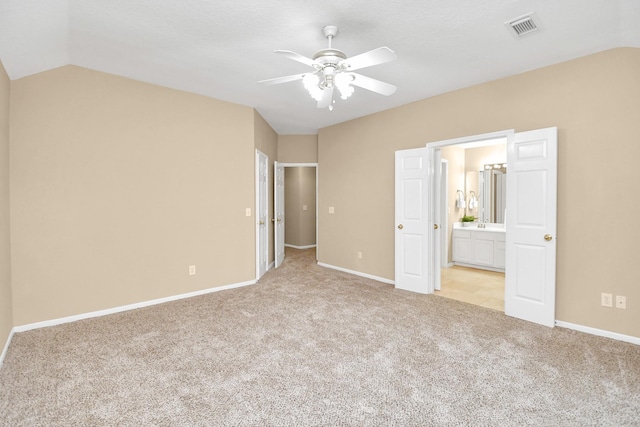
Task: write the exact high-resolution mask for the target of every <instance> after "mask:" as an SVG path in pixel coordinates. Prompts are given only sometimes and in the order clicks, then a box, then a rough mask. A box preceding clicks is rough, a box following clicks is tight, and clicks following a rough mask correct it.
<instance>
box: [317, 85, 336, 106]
mask: <svg viewBox="0 0 640 427" xmlns="http://www.w3.org/2000/svg"><path fill="white" fill-rule="evenodd" d="M333 89H334V88H333V87H328V88H325V89H324V90H323V91H322V98H320V100H319V101H318V108H327V107H329V106H331V104H332V103H333Z"/></svg>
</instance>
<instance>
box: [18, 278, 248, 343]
mask: <svg viewBox="0 0 640 427" xmlns="http://www.w3.org/2000/svg"><path fill="white" fill-rule="evenodd" d="M255 283H256V281H255V280H249V281H247V282H240V283H234V284H231V285H225V286H219V287H216V288H209V289H203V290H200V291H194V292H188V293H186V294H180V295H173V296H170V297H165V298H158V299H154V300H150V301H143V302H137V303H134V304H128V305H123V306H120V307H113V308H108V309H105V310H98V311H92V312H89V313H83V314H77V315H75V316H68V317H61V318H59V319H52V320H45V321H43V322H36V323H29V324H27V325H20V326H16V327H14V328H13V331H15V332H24V331H30V330H32V329H39V328H46V327H48V326H55V325H61V324H63V323H69V322H75V321H77V320H84V319H90V318H92V317H101V316H107V315H109V314H115V313H120V312H123V311H129V310H135V309H137V308H143V307H149V306H151V305H157V304H162V303H165V302H170V301H177V300H181V299H185V298H191V297H195V296H198V295H205V294H210V293H212V292H219V291H226V290H228V289H234V288H240V287H242V286H248V285H253V284H255ZM13 331H12V333H13Z"/></svg>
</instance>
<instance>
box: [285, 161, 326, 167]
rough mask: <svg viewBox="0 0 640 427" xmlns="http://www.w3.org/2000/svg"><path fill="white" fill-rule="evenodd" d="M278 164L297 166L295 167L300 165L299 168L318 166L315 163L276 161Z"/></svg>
mask: <svg viewBox="0 0 640 427" xmlns="http://www.w3.org/2000/svg"><path fill="white" fill-rule="evenodd" d="M278 164H279V165H280V166H284V167H285V168H297V167H301V168H313V167H316V168H317V167H318V164H317V163H284V162H278Z"/></svg>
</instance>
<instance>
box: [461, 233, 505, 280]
mask: <svg viewBox="0 0 640 427" xmlns="http://www.w3.org/2000/svg"><path fill="white" fill-rule="evenodd" d="M452 240H453V248H452V249H453V262H454V264H455V265H461V266H464V267H473V268H480V269H483V270H491V271H500V272H504V266H505V229H504V225H503V224H486V225H485V228H478V226H477V225H474V226H472V227H462V224H461V223H456V224H454V226H453V239H452Z"/></svg>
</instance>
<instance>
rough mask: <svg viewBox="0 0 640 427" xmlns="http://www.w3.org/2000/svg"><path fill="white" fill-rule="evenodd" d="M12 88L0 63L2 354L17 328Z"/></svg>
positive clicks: (0, 348) (0, 320)
mask: <svg viewBox="0 0 640 427" xmlns="http://www.w3.org/2000/svg"><path fill="white" fill-rule="evenodd" d="M9 88H10V82H9V77H7V73H6V72H5V70H4V67H3V65H2V63H0V353H2V349H3V348H4V345H5V342H6V341H7V338H9V334H10V333H11V329H12V328H13V308H12V307H13V303H12V298H11V246H10V243H11V239H10V228H9V99H10V94H9Z"/></svg>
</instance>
